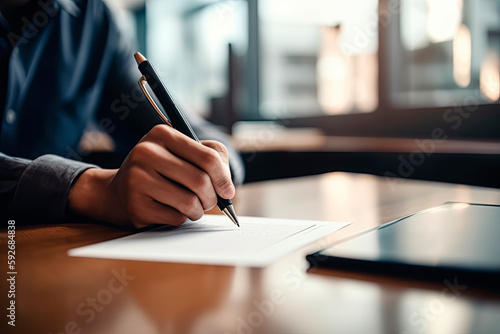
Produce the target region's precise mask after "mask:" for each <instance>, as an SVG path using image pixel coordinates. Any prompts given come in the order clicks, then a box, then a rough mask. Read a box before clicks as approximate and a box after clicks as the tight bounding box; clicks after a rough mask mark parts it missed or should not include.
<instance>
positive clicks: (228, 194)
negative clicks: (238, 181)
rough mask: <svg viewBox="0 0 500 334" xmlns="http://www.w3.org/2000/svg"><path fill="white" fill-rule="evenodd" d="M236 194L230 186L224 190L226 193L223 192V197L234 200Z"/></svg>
mask: <svg viewBox="0 0 500 334" xmlns="http://www.w3.org/2000/svg"><path fill="white" fill-rule="evenodd" d="M234 192H235V190H234V187H233V186H229V187H227V188H226V189H224V191H223V192H222V197H224V198H232V197H233V196H234Z"/></svg>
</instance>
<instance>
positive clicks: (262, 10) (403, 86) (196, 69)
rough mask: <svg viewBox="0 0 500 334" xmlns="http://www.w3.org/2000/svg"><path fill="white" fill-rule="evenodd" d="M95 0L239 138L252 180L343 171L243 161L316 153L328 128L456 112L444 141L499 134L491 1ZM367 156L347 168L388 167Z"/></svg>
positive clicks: (339, 132)
mask: <svg viewBox="0 0 500 334" xmlns="http://www.w3.org/2000/svg"><path fill="white" fill-rule="evenodd" d="M107 2H108V3H109V5H110V6H111V7H112V8H113V9H114V10H115V12H116V15H117V20H118V22H119V24H120V25H121V26H122V27H123V29H125V30H126V31H127V32H128V33H129V34H130V35H131V36H133V37H134V38H135V39H136V41H137V47H138V49H139V50H140V51H141V52H143V53H144V54H145V55H146V56H147V57H148V58H149V59H151V60H152V62H153V63H154V64H155V66H156V67H157V70H158V71H159V72H160V74H161V76H162V78H163V79H164V81H165V83H166V84H167V86H168V87H169V88H170V90H171V91H172V93H173V95H174V97H175V98H176V99H177V100H178V102H180V104H181V105H183V106H184V108H185V109H189V110H190V111H191V112H196V113H198V114H200V115H202V116H203V117H205V118H207V119H209V120H211V121H212V122H214V123H216V124H217V125H219V126H220V127H221V129H223V130H224V131H226V132H228V133H232V134H233V135H234V137H235V138H236V139H235V140H236V141H238V140H239V141H238V143H239V145H240V149H242V151H244V152H247V156H246V160H247V162H248V166H249V169H250V178H249V180H250V181H253V180H259V179H265V178H266V177H285V176H293V175H302V174H307V173H317V172H321V171H330V170H336V169H349V163H346V164H341V163H340V162H338V164H337V165H336V164H335V163H333V162H332V164H330V165H329V166H324V167H321V168H319V167H318V168H316V169H309V170H307V168H305V169H304V170H303V171H296V172H294V173H290V175H280V174H279V172H278V171H274V172H273V173H274V174H270V175H267V176H266V175H259V173H257V172H255V171H252V168H254V169H255V170H259V169H260V170H261V174H262V169H263V168H264V167H265V165H259V161H264V160H266V159H267V161H276V159H278V158H277V157H278V156H279V154H283V152H284V151H287V152H289V151H294V150H293V149H290V147H286V145H285V144H287V143H288V144H290V143H296V147H297V148H300V147H302V148H303V149H296V150H295V151H301V152H302V153H303V152H304V151H311V149H307V148H308V147H310V146H312V147H315V148H316V149H312V151H317V152H323V153H324V151H325V150H326V149H325V148H324V147H323V148H321V147H319V146H318V145H320V144H318V143H319V142H324V140H323V139H319V138H320V137H319V136H320V135H321V136H333V137H337V139H338V140H337V142H336V144H335V145H334V146H335V147H338V146H339V145H340V146H342V143H345V144H346V145H347V146H348V145H350V144H352V143H351V142H349V140H348V139H345V138H344V137H347V138H349V137H356V138H372V137H377V138H407V139H411V138H428V137H431V136H432V131H433V130H434V129H436V128H443V126H444V125H446V123H451V124H452V125H454V124H455V123H454V121H453V117H462V120H463V122H461V123H460V126H458V127H457V128H456V129H455V127H453V128H451V129H450V130H449V131H447V130H446V128H444V129H445V131H446V137H447V138H449V139H453V140H458V141H464V140H467V141H493V142H495V141H497V140H500V74H499V73H500V1H498V0H350V1H340V0H222V1H217V0H169V1H164V0H163V1H162V0H126V1H125V0H108V1H107ZM450 108H451V109H452V110H453V111H454V114H450V113H449V112H448V110H450ZM457 108H458V109H460V110H457ZM461 110H462V113H460V111H461ZM469 113H473V115H474V117H468V116H467V117H465V116H464V115H469ZM456 122H458V120H457V121H456ZM443 124H444V125H443ZM280 136H281V138H282V139H283V140H284V142H282V143H279V141H278V144H276V140H277V139H278V138H280ZM341 137H342V138H344V139H340V138H341ZM321 138H323V137H321ZM272 143H274V144H276V145H277V146H275V148H274V155H272V152H271V151H273V144H272ZM391 143H393V142H388V144H387V145H391ZM308 144H310V146H308ZM266 145H267V146H266ZM280 145H282V146H280ZM283 145H284V146H283ZM458 146H459V147H460V145H458ZM333 151H336V152H337V151H339V149H336V150H333ZM340 151H345V150H342V149H340ZM372 151H373V150H372ZM375 151H376V150H375ZM380 151H382V152H379V153H381V154H379V155H378V157H379V158H380V157H383V153H384V151H385V150H383V149H382V150H380ZM401 151H404V149H402V150H401ZM445 151H446V150H445ZM469 151H470V150H469ZM469 151H464V152H459V151H457V152H455V151H453V150H452V153H453V152H455V153H474V152H469ZM296 153H297V152H296ZM309 153H310V152H309ZM337 153H338V152H337ZM344 153H345V152H344ZM365 153H366V152H365ZM480 153H481V152H480ZM490 153H491V152H490ZM332 154H333V153H332ZM329 156H331V155H329ZM329 156H328V157H329ZM281 157H283V156H281ZM311 157H312V156H310V155H309V156H301V155H300V154H298V155H295V157H294V159H295V158H301V159H309V158H311ZM465 157H466V156H465ZM473 157H474V158H477V156H473ZM260 158H262V160H259V159H260ZM313 158H314V157H313ZM337 158H338V159H337V160H335V159H334V158H331V159H324V157H323V158H321V159H320V158H318V159H319V160H314V159H312V160H311V161H317V162H318V163H322V162H323V161H324V164H325V165H328V161H333V160H335V161H342V157H341V156H337ZM354 158H355V157H354ZM365 158H366V159H365V160H363V156H359V157H358V159H360V161H361V162H360V163H361V164H362V163H364V162H363V161H365V162H366V164H370V163H372V165H373V166H374V170H370V169H369V168H367V167H366V168H365V167H364V169H363V168H361V169H359V168H358V169H356V166H354V167H353V168H352V169H353V171H363V172H372V173H374V174H383V171H384V170H388V169H390V166H389V165H385V166H382V165H380V166H379V167H376V166H375V165H374V164H373V163H375V162H378V161H379V159H378V158H372V160H369V157H368V156H367V155H365ZM386 158H387V159H389V158H390V157H386ZM487 158H488V159H491V156H488V157H487ZM373 159H375V160H376V161H375V160H373ZM391 159H393V160H396V158H395V157H392V158H391ZM345 160H346V161H350V160H349V159H347V158H345ZM354 160H355V159H354ZM464 161H466V162H467V161H469V160H464ZM488 161H489V160H488ZM252 163H253V164H254V165H253V167H252ZM449 163H452V162H451V161H450V162H449ZM470 164H471V166H472V164H473V161H471V162H470ZM298 165H299V166H298V167H297V168H300V165H304V166H305V165H307V163H306V162H302V163H301V160H298ZM322 168H323V169H322ZM377 168H378V170H375V169H377ZM252 173H253V174H252ZM285 174H286V173H285ZM417 174H418V173H417ZM431 178H432V176H431ZM451 181H453V180H451ZM468 182H469V183H470V182H471V181H468ZM472 183H473V182H472ZM479 183H481V182H479Z"/></svg>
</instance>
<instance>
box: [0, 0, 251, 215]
mask: <svg viewBox="0 0 500 334" xmlns="http://www.w3.org/2000/svg"><path fill="white" fill-rule="evenodd" d="M26 13H27V14H25V15H23V16H22V18H21V21H16V22H6V20H5V19H4V18H3V17H0V21H1V22H0V23H2V25H3V34H1V38H0V60H2V56H3V57H4V59H7V60H8V67H7V69H8V73H5V72H4V73H2V75H1V76H0V79H6V80H4V86H6V87H5V88H6V89H5V91H4V95H5V99H4V106H3V115H2V124H1V132H0V151H1V152H2V153H0V213H2V212H3V213H5V212H9V213H11V214H18V213H20V212H23V213H26V212H32V213H33V214H32V215H31V216H33V217H41V218H44V219H45V220H47V219H48V220H53V221H56V220H62V219H64V217H65V205H66V199H67V195H68V193H69V189H70V186H71V183H72V182H73V180H74V179H75V178H76V177H77V176H78V175H79V174H80V173H81V172H82V171H84V170H85V169H87V168H90V167H92V165H87V164H84V163H80V162H77V161H74V160H81V159H82V152H81V151H80V149H79V143H80V140H81V137H82V134H83V132H84V130H85V129H86V127H87V126H88V125H89V123H92V124H94V125H95V126H98V127H99V128H100V129H101V130H102V131H105V132H107V133H108V134H109V135H110V136H111V137H112V138H113V139H114V142H115V147H116V150H117V152H118V153H120V154H121V155H122V156H125V154H126V153H127V152H128V151H129V150H130V149H131V148H132V147H133V145H135V143H137V141H138V140H139V139H140V138H141V137H142V136H143V135H144V134H146V133H147V131H149V130H150V129H151V127H152V126H154V125H155V124H157V123H159V120H158V119H157V117H156V115H155V112H154V111H153V110H152V109H151V106H150V105H149V103H148V102H147V100H146V99H145V98H144V96H143V95H142V92H141V91H140V89H139V87H138V85H137V80H138V79H139V77H140V72H139V71H138V69H137V65H136V64H135V60H134V58H133V53H134V50H133V49H132V48H131V46H130V43H127V41H126V39H124V38H123V36H122V35H121V34H120V32H119V31H118V29H117V25H116V24H115V22H114V20H113V16H112V15H111V13H110V12H109V10H108V8H107V7H106V6H105V5H104V4H103V3H102V2H101V1H100V0H88V1H70V0H59V1H53V0H38V1H34V2H32V4H31V7H30V10H29V11H27V12H26ZM16 23H17V27H18V28H19V27H20V28H21V29H17V30H16V29H15V26H16ZM0 69H5V66H0ZM5 74H7V75H5ZM0 88H2V85H0ZM1 96H2V95H0V97H1ZM0 101H1V100H0ZM0 107H2V106H1V105H0ZM190 121H191V122H192V123H193V127H194V129H195V131H196V132H197V134H198V135H199V137H200V138H203V139H215V140H219V141H222V142H224V143H225V144H226V146H229V147H228V149H229V151H230V159H231V170H232V173H233V177H234V178H235V183H239V182H241V181H242V178H243V168H242V164H241V162H240V160H239V156H238V155H237V153H236V152H235V151H234V150H232V149H231V147H230V145H229V142H228V140H227V138H226V137H225V136H224V135H222V134H221V133H220V132H218V131H216V130H215V129H214V128H213V127H211V126H209V125H208V124H207V123H206V122H204V121H201V120H200V119H197V118H195V117H193V116H192V115H190ZM55 155H57V156H58V157H57V156H55ZM13 156H15V157H16V158H14V157H13ZM20 158H25V159H20ZM28 159H35V160H34V161H31V160H28ZM70 159H72V160H70ZM27 208H28V209H31V211H30V210H28V211H27V210H26V209H27ZM11 219H12V218H11Z"/></svg>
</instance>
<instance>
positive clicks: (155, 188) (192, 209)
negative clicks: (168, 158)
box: [148, 175, 204, 220]
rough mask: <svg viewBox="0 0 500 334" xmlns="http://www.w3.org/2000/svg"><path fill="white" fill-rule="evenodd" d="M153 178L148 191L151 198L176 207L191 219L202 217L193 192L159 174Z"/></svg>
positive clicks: (201, 207) (198, 203)
mask: <svg viewBox="0 0 500 334" xmlns="http://www.w3.org/2000/svg"><path fill="white" fill-rule="evenodd" d="M154 178H155V182H154V185H152V186H151V187H150V189H149V191H148V195H149V196H150V197H151V198H152V199H154V200H155V201H157V202H159V203H162V204H165V205H168V206H170V207H172V208H174V209H176V210H177V211H179V212H180V213H182V214H183V215H185V216H187V217H188V218H189V219H191V220H198V219H200V218H201V217H203V213H204V210H203V206H202V204H201V202H200V199H199V198H198V196H196V194H195V193H193V192H192V191H190V190H188V189H185V188H184V187H182V186H180V185H179V184H176V183H173V182H171V181H169V180H166V179H165V178H163V177H161V176H160V175H156V177H154Z"/></svg>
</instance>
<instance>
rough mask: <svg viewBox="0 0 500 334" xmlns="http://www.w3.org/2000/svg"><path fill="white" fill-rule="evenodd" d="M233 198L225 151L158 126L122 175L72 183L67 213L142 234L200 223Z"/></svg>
mask: <svg viewBox="0 0 500 334" xmlns="http://www.w3.org/2000/svg"><path fill="white" fill-rule="evenodd" d="M216 193H217V194H219V195H220V196H221V197H223V198H232V197H233V196H234V194H235V188H234V185H233V183H232V181H231V173H230V170H229V162H228V154H227V150H226V148H225V147H224V145H222V144H221V143H219V142H215V141H203V142H202V144H199V143H197V142H195V141H194V140H192V139H191V138H189V137H187V136H185V135H183V134H182V133H180V132H179V131H177V130H174V129H172V128H170V127H168V126H167V125H157V126H155V127H154V128H153V129H152V130H151V131H150V132H149V133H148V134H147V135H146V136H144V138H142V140H141V141H140V142H139V143H138V144H137V145H136V146H135V147H134V148H133V149H132V151H130V153H129V155H128V156H127V158H126V159H125V161H124V162H123V164H122V165H121V167H120V169H118V170H109V169H97V168H92V169H88V170H86V171H85V172H84V173H82V174H81V175H80V177H79V178H78V179H77V180H76V181H75V182H74V184H73V186H72V188H71V190H70V194H69V197H68V208H69V209H70V210H72V211H73V212H76V213H78V214H80V215H83V216H86V217H89V218H93V219H98V220H104V221H108V222H111V223H115V224H119V225H123V224H127V223H132V224H133V225H134V226H135V227H137V228H140V227H143V226H147V225H150V224H168V225H176V226H177V225H180V224H182V223H183V222H184V221H185V220H186V218H189V219H191V220H198V219H199V218H201V217H202V216H203V212H204V211H206V210H210V209H212V208H213V207H214V206H215V205H216V204H217V197H216Z"/></svg>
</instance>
